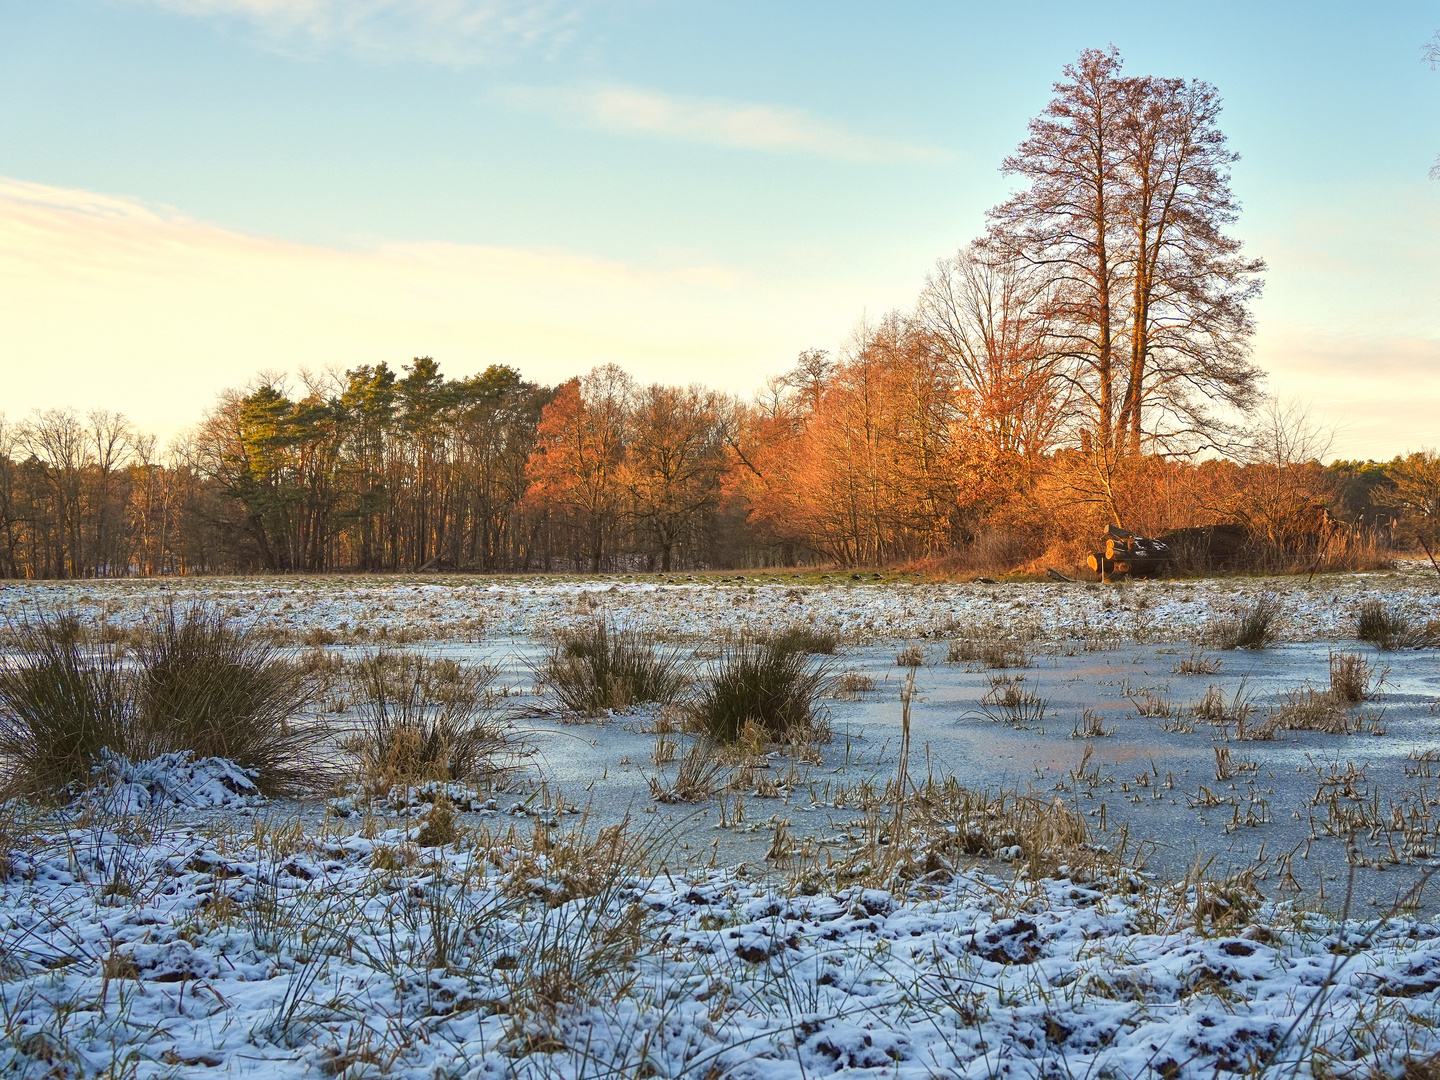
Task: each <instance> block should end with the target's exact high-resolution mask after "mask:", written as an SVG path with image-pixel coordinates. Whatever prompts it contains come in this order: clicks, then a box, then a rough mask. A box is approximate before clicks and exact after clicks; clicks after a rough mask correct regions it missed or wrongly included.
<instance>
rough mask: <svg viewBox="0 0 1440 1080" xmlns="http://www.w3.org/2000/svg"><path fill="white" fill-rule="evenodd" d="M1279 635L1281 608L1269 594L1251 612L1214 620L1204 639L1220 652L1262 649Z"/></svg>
mask: <svg viewBox="0 0 1440 1080" xmlns="http://www.w3.org/2000/svg"><path fill="white" fill-rule="evenodd" d="M1279 636H1280V605H1279V604H1278V603H1277V602H1276V600H1275V597H1274V596H1272V595H1270V594H1269V593H1266V594H1265V595H1264V596H1262V597H1260V599H1259V600H1257V601H1256V602H1255V605H1254V607H1252V608H1250V609H1249V610H1248V611H1243V612H1240V613H1239V614H1237V615H1233V616H1230V617H1228V618H1219V619H1213V620H1211V622H1210V624H1209V626H1208V627H1207V628H1206V632H1205V637H1206V640H1208V641H1209V642H1210V643H1211V645H1212V646H1213V647H1214V648H1217V649H1263V648H1265V647H1266V646H1268V645H1271V644H1273V643H1274V642H1275V641H1276V639H1277V638H1278V637H1279Z"/></svg>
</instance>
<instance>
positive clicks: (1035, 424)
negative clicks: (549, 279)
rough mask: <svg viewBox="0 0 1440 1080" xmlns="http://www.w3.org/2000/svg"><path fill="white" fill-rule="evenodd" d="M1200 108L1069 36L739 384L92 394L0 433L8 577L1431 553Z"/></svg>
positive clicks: (495, 384) (361, 386)
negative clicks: (141, 397) (1263, 308)
mask: <svg viewBox="0 0 1440 1080" xmlns="http://www.w3.org/2000/svg"><path fill="white" fill-rule="evenodd" d="M1219 114H1220V101H1219V96H1218V94H1217V93H1216V91H1215V89H1214V88H1213V87H1212V86H1210V85H1209V84H1207V83H1204V82H1200V81H1198V80H1190V81H1186V80H1183V79H1171V78H1157V77H1152V76H1141V77H1135V76H1128V75H1126V74H1124V72H1123V71H1122V65H1121V61H1120V57H1119V55H1118V53H1116V52H1115V50H1113V49H1111V50H1109V51H1105V52H1102V51H1097V50H1091V51H1087V52H1085V53H1082V54H1081V56H1080V58H1079V60H1078V61H1077V63H1075V64H1074V65H1071V66H1069V67H1067V68H1066V69H1065V71H1064V73H1063V77H1062V79H1061V80H1060V81H1059V82H1057V83H1056V84H1055V87H1054V97H1053V98H1052V100H1051V102H1050V104H1049V106H1048V107H1047V108H1046V109H1045V111H1044V112H1043V113H1041V115H1040V116H1038V117H1036V118H1035V119H1034V120H1033V121H1032V122H1031V124H1030V130H1029V134H1028V136H1027V137H1026V139H1025V140H1024V141H1022V142H1021V144H1020V145H1019V147H1018V148H1017V149H1016V151H1015V153H1014V154H1012V155H1010V156H1009V157H1008V158H1007V159H1006V160H1005V161H1004V163H1003V166H1002V167H1003V169H1004V171H1005V172H1006V173H1008V174H1009V175H1011V176H1014V177H1016V178H1017V179H1018V181H1019V182H1020V186H1019V189H1018V190H1017V191H1016V193H1015V194H1014V195H1013V196H1011V197H1010V198H1009V199H1007V200H1006V201H1004V202H1003V203H1001V204H1000V205H999V206H996V207H995V208H994V209H992V210H991V211H990V213H989V215H988V224H987V228H986V230H985V232H984V234H983V235H981V236H980V237H978V238H977V239H975V240H974V241H973V242H971V243H970V244H968V245H966V246H965V247H964V248H962V249H961V251H960V252H959V253H958V254H957V255H955V256H954V257H953V258H949V259H944V260H941V261H940V262H939V263H938V264H937V265H936V267H935V268H934V270H933V271H932V273H931V274H930V275H929V277H928V279H927V281H926V283H925V286H924V288H923V290H922V292H921V295H920V296H919V297H918V298H917V300H916V303H915V305H914V306H913V308H912V309H910V310H908V311H898V312H894V313H892V314H890V315H888V316H886V317H885V318H883V319H881V320H880V321H878V322H877V323H874V324H872V325H866V326H862V327H860V328H859V329H857V331H856V332H855V334H854V335H853V337H852V339H851V340H850V341H849V342H848V343H847V344H846V346H845V347H844V348H843V349H841V350H840V351H839V353H838V355H836V356H833V357H832V356H831V355H830V354H828V353H826V352H824V351H821V350H811V351H808V352H805V353H803V354H802V355H801V356H800V358H799V360H798V362H797V364H796V366H795V367H794V369H793V370H791V371H789V372H787V373H786V374H784V375H781V376H777V377H776V378H774V379H772V380H771V381H770V382H769V384H768V385H767V387H766V388H765V390H764V391H763V392H762V393H761V394H759V395H758V396H757V397H756V398H755V399H754V400H753V401H750V402H742V401H739V400H738V399H735V398H733V397H729V396H725V395H721V394H718V393H716V392H714V391H711V390H708V389H705V388H704V387H700V386H689V387H677V386H664V385H652V386H639V385H637V384H635V383H634V382H633V381H632V380H631V379H630V378H629V377H628V376H626V375H625V373H624V372H623V371H621V370H620V369H619V368H617V367H614V366H610V367H605V368H599V369H596V370H595V371H593V372H591V373H590V374H589V375H587V376H585V377H583V378H577V379H571V380H570V381H568V382H565V383H563V384H561V385H560V386H557V387H546V386H540V385H537V384H534V383H531V382H528V381H526V380H525V379H523V378H522V377H521V375H520V373H519V372H517V371H516V370H514V369H513V368H510V367H505V366H499V365H497V366H492V367H490V368H488V369H487V370H486V371H484V372H482V373H480V374H478V375H475V376H471V377H468V378H462V379H447V378H445V377H443V376H442V375H441V374H440V371H439V367H438V365H437V364H436V362H435V361H434V360H433V359H431V358H428V357H425V358H419V359H416V360H415V361H413V363H411V364H409V365H405V366H404V368H403V370H402V371H400V372H397V371H394V370H392V369H390V368H389V367H388V366H387V365H385V364H380V365H378V366H374V367H370V366H365V367H359V368H354V369H351V370H349V371H345V372H343V373H335V374H331V375H325V376H316V377H306V378H305V379H304V380H303V385H302V386H300V387H298V388H296V389H295V390H293V391H292V390H291V389H290V388H289V387H287V386H286V385H285V383H284V382H283V381H282V380H274V379H271V380H264V381H261V382H259V383H257V384H255V385H253V386H251V387H250V388H248V389H247V390H245V391H237V392H230V393H226V394H224V395H222V397H221V399H220V401H219V402H218V403H217V405H216V406H215V407H214V408H213V409H212V410H211V411H210V412H209V413H208V414H207V416H206V417H205V418H204V419H203V421H202V422H201V423H200V424H198V425H197V426H196V427H195V428H194V429H193V430H192V431H191V433H190V434H189V435H188V436H187V437H186V438H185V439H183V440H181V441H180V442H179V443H177V444H176V445H175V446H174V447H172V448H171V449H170V451H169V452H168V453H167V454H166V455H165V457H164V459H163V460H161V459H159V458H157V456H156V453H155V447H154V444H153V441H151V440H147V439H145V438H143V437H141V436H139V435H138V434H137V433H136V432H135V431H134V430H133V429H132V428H131V427H130V426H129V425H128V424H126V423H125V422H124V421H123V418H120V417H118V416H115V415H113V414H109V413H96V414H93V415H91V416H90V417H87V418H81V417H78V416H76V415H74V414H73V413H69V412H65V411H58V412H49V413H45V414H42V415H37V416H35V417H32V418H31V419H30V420H27V421H25V422H22V423H18V424H16V425H14V426H12V427H3V426H0V530H3V531H0V542H3V550H0V574H4V575H6V576H11V577H15V576H29V577H59V576H84V575H116V574H150V573H187V572H199V571H204V572H221V571H253V570H269V571H312V570H330V569H341V568H349V569H357V570H423V569H448V568H457V569H460V568H463V569H474V570H481V571H499V570H520V571H525V570H583V569H590V570H600V569H611V568H628V569H640V568H647V569H660V570H670V569H673V568H678V567H682V566H683V567H736V566H757V565H771V564H776V563H781V564H794V563H797V562H805V561H833V562H836V563H840V564H844V565H859V564H878V563H886V562H897V561H907V560H917V559H931V560H952V561H955V560H959V561H960V562H968V563H969V564H970V565H976V566H980V565H984V566H986V567H989V568H996V569H1007V568H1009V567H1011V566H1013V565H1017V564H1021V563H1025V562H1035V561H1040V560H1049V561H1050V562H1052V563H1059V564H1061V565H1065V564H1071V565H1073V564H1074V563H1076V562H1078V561H1079V560H1080V559H1082V558H1083V554H1084V552H1085V551H1086V550H1088V549H1089V548H1090V546H1091V545H1092V542H1093V537H1094V536H1095V534H1096V533H1097V532H1098V530H1099V529H1100V528H1101V527H1102V526H1103V525H1104V524H1105V523H1106V522H1113V523H1116V524H1121V525H1124V526H1126V527H1129V528H1131V529H1134V530H1136V531H1140V532H1144V533H1148V534H1155V533H1159V532H1163V531H1166V530H1169V529H1175V528H1184V527H1188V526H1197V525H1208V524H1219V523H1236V524H1243V525H1245V526H1246V528H1247V533H1248V535H1249V536H1250V537H1252V541H1253V544H1254V545H1255V546H1256V548H1257V549H1263V550H1264V552H1265V553H1266V558H1267V559H1268V560H1269V563H1270V564H1272V565H1276V566H1281V565H1284V564H1285V563H1286V560H1287V559H1289V558H1292V557H1294V556H1295V555H1296V554H1297V553H1302V554H1305V555H1306V556H1307V558H1308V555H1309V553H1311V552H1313V551H1316V550H1320V549H1323V550H1324V551H1326V552H1329V551H1330V550H1331V548H1330V538H1333V536H1334V535H1335V532H1336V524H1335V522H1336V515H1340V516H1342V517H1346V518H1347V520H1348V519H1354V518H1355V517H1356V515H1360V516H1361V517H1362V518H1363V511H1364V508H1367V507H1368V508H1371V509H1373V508H1375V507H1382V508H1388V509H1386V510H1385V512H1384V513H1382V514H1381V515H1380V516H1381V517H1382V518H1384V519H1385V521H1386V522H1388V523H1389V524H1386V525H1385V529H1386V530H1387V531H1386V533H1385V535H1386V538H1387V539H1388V536H1389V531H1388V530H1389V529H1390V528H1391V526H1392V525H1393V524H1394V521H1395V519H1396V518H1397V517H1399V516H1402V511H1403V516H1405V518H1406V528H1408V529H1409V530H1410V535H1412V536H1413V538H1415V539H1419V540H1423V541H1425V542H1426V543H1429V538H1430V537H1432V536H1433V534H1434V523H1435V521H1436V518H1437V511H1436V506H1437V491H1440V479H1437V477H1436V469H1437V467H1436V459H1435V455H1434V454H1433V453H1431V454H1423V453H1422V454H1416V455H1411V456H1410V457H1409V458H1407V459H1404V460H1401V459H1397V460H1396V461H1395V462H1392V463H1391V464H1390V465H1388V466H1377V465H1374V464H1373V463H1371V464H1369V465H1365V466H1361V465H1356V464H1354V463H1351V464H1348V465H1345V466H1343V467H1334V468H1329V469H1327V468H1324V467H1323V466H1321V465H1320V464H1319V461H1318V459H1319V458H1320V457H1321V456H1322V455H1323V452H1324V449H1325V448H1324V446H1323V445H1321V443H1319V442H1317V441H1316V439H1315V438H1314V432H1313V430H1312V429H1311V428H1310V426H1309V425H1308V424H1307V423H1306V422H1305V418H1304V417H1303V416H1298V415H1296V414H1295V413H1294V412H1293V411H1286V410H1284V409H1281V408H1280V407H1278V406H1276V405H1275V404H1274V403H1273V402H1269V401H1268V399H1266V398H1265V397H1264V396H1263V394H1262V392H1261V391H1262V382H1263V378H1264V376H1263V373H1262V372H1261V371H1260V370H1259V369H1258V368H1256V367H1255V366H1254V365H1253V364H1252V363H1251V362H1250V339H1251V336H1252V334H1253V321H1252V318H1251V315H1250V310H1249V305H1250V302H1251V301H1252V300H1253V299H1254V298H1255V297H1256V296H1258V294H1259V290H1260V286H1261V282H1260V277H1259V275H1260V273H1261V272H1262V270H1263V268H1264V266H1263V263H1262V262H1260V261H1259V260H1256V259H1251V258H1248V257H1247V256H1245V255H1244V253H1243V252H1242V250H1241V245H1240V243H1239V241H1237V240H1235V239H1234V238H1233V237H1231V236H1229V235H1227V232H1226V230H1227V228H1228V227H1229V226H1230V225H1231V224H1233V222H1234V221H1235V220H1236V217H1237V215H1238V212H1239V210H1238V204H1237V203H1236V201H1235V199H1234V197H1233V195H1232V192H1231V189H1230V167H1231V165H1232V163H1233V162H1234V161H1235V158H1236V155H1235V154H1234V153H1233V152H1231V151H1230V150H1229V149H1228V147H1227V144H1226V140H1225V137H1224V135H1223V133H1222V132H1221V130H1220V128H1219ZM1369 520H1370V525H1371V526H1372V527H1371V529H1370V532H1371V535H1372V536H1373V535H1375V534H1376V533H1375V529H1374V527H1373V526H1374V525H1375V521H1376V520H1378V519H1376V518H1375V517H1374V516H1373V515H1372V517H1371V518H1370V519H1369Z"/></svg>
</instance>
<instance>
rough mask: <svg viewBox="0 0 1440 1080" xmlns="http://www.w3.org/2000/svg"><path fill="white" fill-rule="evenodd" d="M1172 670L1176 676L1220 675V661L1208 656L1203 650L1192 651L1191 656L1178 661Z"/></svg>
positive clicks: (1217, 658)
mask: <svg viewBox="0 0 1440 1080" xmlns="http://www.w3.org/2000/svg"><path fill="white" fill-rule="evenodd" d="M1172 670H1173V671H1174V672H1175V674H1176V675H1218V674H1220V659H1219V657H1214V656H1206V655H1205V652H1204V650H1203V649H1191V650H1190V655H1189V656H1187V657H1186V658H1185V659H1184V660H1180V661H1177V662H1176V664H1175V667H1174V668H1173V669H1172Z"/></svg>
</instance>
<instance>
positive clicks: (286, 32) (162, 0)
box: [131, 0, 589, 65]
mask: <svg viewBox="0 0 1440 1080" xmlns="http://www.w3.org/2000/svg"><path fill="white" fill-rule="evenodd" d="M131 2H133V3H140V4H147V5H149V6H152V7H160V8H164V9H166V10H168V11H174V12H178V13H180V14H183V15H192V16H197V17H209V18H221V19H230V20H238V21H240V22H242V23H246V24H249V25H250V26H253V27H254V28H255V29H257V30H259V31H260V32H261V33H262V34H264V35H265V36H266V37H267V38H269V39H270V40H272V41H273V42H275V43H277V44H280V45H282V46H284V47H286V48H292V49H293V48H297V47H299V48H312V49H322V50H323V49H330V48H339V49H344V50H347V51H349V52H352V53H354V54H356V55H358V56H361V57H363V58H365V59H372V60H423V61H428V62H433V63H443V64H457V65H464V64H476V63H487V62H493V61H495V60H497V59H502V58H504V57H505V56H507V55H509V54H511V53H513V52H515V51H518V50H522V49H526V48H535V47H542V48H543V47H554V46H558V45H560V44H563V43H564V42H565V41H566V40H568V39H569V38H570V36H571V35H573V34H574V32H575V30H576V28H577V26H578V24H579V22H580V20H581V19H582V17H583V16H584V14H585V10H586V8H587V7H588V6H589V3H588V0H131Z"/></svg>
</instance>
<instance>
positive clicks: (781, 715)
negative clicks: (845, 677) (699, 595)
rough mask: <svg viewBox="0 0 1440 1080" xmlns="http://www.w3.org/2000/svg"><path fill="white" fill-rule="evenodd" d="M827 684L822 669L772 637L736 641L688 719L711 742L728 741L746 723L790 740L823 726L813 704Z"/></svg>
mask: <svg viewBox="0 0 1440 1080" xmlns="http://www.w3.org/2000/svg"><path fill="white" fill-rule="evenodd" d="M827 682H828V669H827V668H826V667H825V665H824V664H823V663H818V664H817V663H816V662H815V661H814V660H812V659H811V657H810V655H809V654H806V653H802V652H798V651H796V650H794V649H791V648H787V647H785V645H784V644H782V643H780V642H777V641H776V640H774V639H772V638H760V639H758V640H750V641H742V642H740V643H739V644H736V645H731V646H728V647H727V648H725V649H724V650H722V651H721V654H720V658H719V659H718V660H717V661H716V663H715V667H714V670H713V673H712V675H711V677H710V679H709V680H708V681H707V682H706V683H705V685H704V686H703V687H702V688H701V690H700V692H699V694H698V695H697V696H696V699H695V704H694V715H695V718H696V720H697V721H698V722H699V724H700V725H701V726H702V727H703V728H704V729H705V730H706V731H707V732H708V733H709V735H710V737H711V738H712V739H714V740H716V741H717V742H722V743H727V744H728V743H734V742H735V741H736V740H737V739H739V738H740V735H741V733H742V732H744V731H745V728H746V725H747V724H754V725H756V726H757V727H758V728H759V729H760V731H762V732H763V733H764V735H765V737H766V738H768V739H771V740H773V741H775V742H791V741H794V740H795V739H796V738H797V737H799V736H803V735H804V734H805V733H809V732H812V731H815V730H818V729H820V728H822V727H823V724H821V723H820V722H819V721H820V717H819V716H818V713H817V708H816V705H817V702H818V700H819V698H820V697H821V695H822V694H823V693H824V690H825V688H826V684H827Z"/></svg>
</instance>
